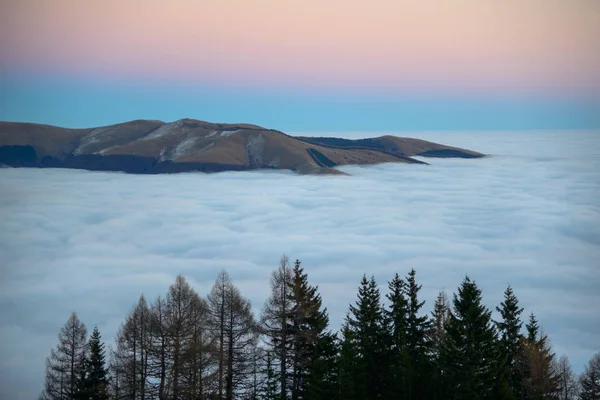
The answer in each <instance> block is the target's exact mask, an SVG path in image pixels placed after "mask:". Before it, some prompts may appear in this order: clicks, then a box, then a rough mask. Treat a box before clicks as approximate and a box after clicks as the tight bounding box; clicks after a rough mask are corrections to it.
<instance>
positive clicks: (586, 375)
mask: <svg viewBox="0 0 600 400" xmlns="http://www.w3.org/2000/svg"><path fill="white" fill-rule="evenodd" d="M579 383H580V385H581V391H580V393H579V399H580V400H600V353H596V354H594V355H593V356H592V359H591V360H590V361H589V362H588V365H586V367H585V370H584V372H583V374H581V377H580V378H579Z"/></svg>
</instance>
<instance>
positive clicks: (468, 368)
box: [442, 277, 498, 400]
mask: <svg viewBox="0 0 600 400" xmlns="http://www.w3.org/2000/svg"><path fill="white" fill-rule="evenodd" d="M497 357H498V351H497V344H496V332H495V330H494V327H493V325H492V323H491V312H490V311H489V310H488V309H487V308H486V307H485V306H484V305H483V304H482V297H481V290H480V289H479V288H478V287H477V285H476V284H475V282H473V281H471V280H470V279H469V277H465V279H464V280H463V282H462V284H461V286H460V287H459V288H458V294H455V295H454V300H453V310H452V312H451V313H450V315H449V318H448V323H447V325H446V335H445V338H444V345H443V352H442V366H443V370H444V375H445V377H446V379H445V382H446V383H447V385H446V386H445V389H446V398H448V399H453V400H463V399H464V400H467V399H486V398H491V397H492V395H493V392H494V388H495V383H496V376H497V372H498V368H497Z"/></svg>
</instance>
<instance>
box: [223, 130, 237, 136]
mask: <svg viewBox="0 0 600 400" xmlns="http://www.w3.org/2000/svg"><path fill="white" fill-rule="evenodd" d="M240 131H241V129H236V130H235V131H223V132H221V136H223V137H227V136H231V135H233V134H234V133H238V132H240Z"/></svg>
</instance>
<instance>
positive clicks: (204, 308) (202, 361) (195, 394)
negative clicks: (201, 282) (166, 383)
mask: <svg viewBox="0 0 600 400" xmlns="http://www.w3.org/2000/svg"><path fill="white" fill-rule="evenodd" d="M189 307H190V314H189V320H188V339H187V340H186V341H185V344H184V347H183V356H182V358H181V359H180V364H181V368H179V370H180V371H181V383H180V385H179V390H180V393H182V396H184V397H187V398H189V399H202V398H205V397H207V396H208V394H209V393H211V392H213V390H212V389H213V386H214V385H213V383H214V377H215V371H214V366H215V364H216V346H215V340H214V337H213V336H212V335H211V332H210V329H209V328H208V303H207V301H206V300H204V299H202V298H200V296H199V295H198V294H197V293H195V292H194V293H192V297H191V300H190V304H189Z"/></svg>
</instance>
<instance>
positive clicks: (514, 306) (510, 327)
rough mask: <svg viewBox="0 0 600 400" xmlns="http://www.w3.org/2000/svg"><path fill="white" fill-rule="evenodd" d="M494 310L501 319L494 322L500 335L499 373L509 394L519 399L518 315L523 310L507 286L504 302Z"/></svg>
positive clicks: (521, 389)
mask: <svg viewBox="0 0 600 400" xmlns="http://www.w3.org/2000/svg"><path fill="white" fill-rule="evenodd" d="M496 310H497V311H498V312H499V313H500V316H501V317H502V320H501V321H498V322H496V327H497V329H498V332H499V334H500V354H501V359H502V360H501V361H502V365H501V371H500V373H501V374H502V375H503V379H506V382H507V385H508V390H509V392H510V393H511V394H512V395H513V396H514V397H515V398H519V397H520V396H522V393H523V376H522V374H521V370H520V368H519V366H518V362H519V356H520V354H521V352H522V351H523V350H522V349H521V341H520V339H519V337H520V332H521V326H522V325H523V323H522V322H521V318H520V315H521V313H522V312H523V308H520V307H519V301H518V300H517V297H516V296H515V294H514V292H513V290H512V288H511V287H510V286H508V287H507V288H506V290H505V291H504V301H503V302H502V303H500V306H499V307H496Z"/></svg>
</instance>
